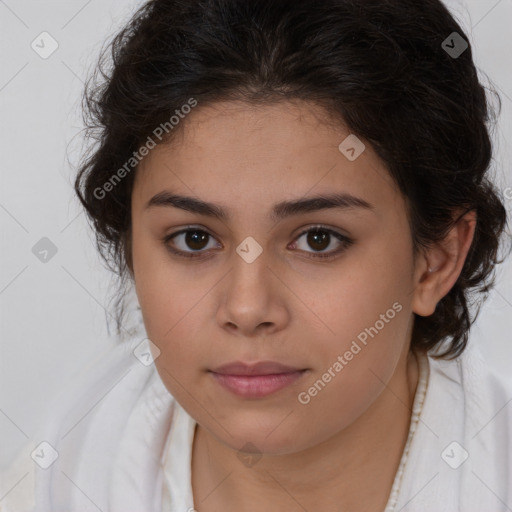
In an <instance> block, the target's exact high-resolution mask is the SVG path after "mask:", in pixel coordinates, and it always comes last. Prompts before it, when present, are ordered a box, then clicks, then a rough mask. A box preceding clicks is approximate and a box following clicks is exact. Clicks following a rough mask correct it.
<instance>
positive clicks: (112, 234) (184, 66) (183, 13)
mask: <svg viewBox="0 0 512 512" xmlns="http://www.w3.org/2000/svg"><path fill="white" fill-rule="evenodd" d="M454 32H456V33H457V36H454V35H453V33H454ZM454 37H455V38H456V39H454ZM450 38H451V39H450ZM464 42H465V43H464ZM464 44H467V45H468V47H467V48H466V49H465V50H464V51H462V53H461V54H460V55H456V54H454V52H453V51H451V52H450V51H448V50H449V49H450V48H452V49H453V48H455V49H458V50H459V52H460V50H461V48H464ZM447 45H448V47H447ZM456 45H457V46H456ZM109 53H110V54H111V57H112V58H111V59H109V58H108V57H109ZM492 91H493V92H494V94H495V97H496V98H497V99H498V103H499V106H500V107H501V101H500V98H499V95H498V94H497V93H496V92H495V91H494V89H492ZM191 98H194V101H197V104H198V105H199V106H198V107H196V108H200V107H201V106H202V105H207V104H210V103H213V102H215V101H219V100H243V101H246V102H249V103H252V104H266V103H270V102H275V101H280V100H291V99H302V100H307V101H311V102H315V103H317V104H320V105H322V106H325V108H326V113H327V112H328V113H329V116H334V117H335V118H337V119H339V121H340V122H341V123H343V124H344V125H345V126H347V127H348V128H349V129H350V131H351V132H352V133H354V134H356V135H357V136H359V137H361V138H362V139H364V140H366V141H368V142H369V143H370V144H371V145H372V147H373V148H374V149H375V151H376V152H377V154H378V155H379V157H380V158H381V159H382V160H383V162H384V163H385V164H386V166H387V168H388V170H389V172H390V174H391V176H392V177H393V178H394V180H395V182H396V183H397V185H398V187H399V189H400V191H401V192H402V193H403V195H404V197H405V198H406V200H407V202H408V205H409V209H410V211H409V216H410V219H409V221H410V225H411V233H412V238H413V242H414V247H415V250H416V251H419V250H420V249H421V248H425V247H428V246H429V245H430V244H432V243H433V242H436V241H439V240H440V239H442V238H443V237H444V236H445V234H446V233H447V232H448V230H449V229H450V227H451V226H452V225H453V222H454V219H453V216H454V213H455V212H459V213H460V212H462V213H463V212H466V211H469V210H475V211H476V213H477V217H478V221H477V227H476V233H475V237H474V240H473V243H472V246H471V248H470V251H469V254H468V257H467V258H466V261H465V264H464V267H463V269H462V272H461V274H460V277H459V279H458V280H457V282H456V284H455V285H454V286H453V288H452V289H451V290H450V292H449V293H448V294H447V295H446V296H445V297H444V298H443V299H442V300H441V301H440V302H439V303H438V305H437V308H436V310H435V313H434V314H433V315H431V316H428V317H420V316H416V317H415V323H414V331H413V337H412V346H413V347H415V348H417V349H422V350H429V349H433V348H434V347H438V346H439V344H440V343H441V342H443V341H447V340H448V341H449V344H448V346H447V348H446V350H445V351H444V352H443V353H442V354H438V356H439V357H455V356H457V355H459V354H460V353H461V352H462V351H463V350H464V348H465V346H466V344H467V339H468V332H469V328H470V326H471V324H472V322H473V321H474V319H475V318H476V314H477V313H478V310H476V311H475V312H474V313H472V312H471V311H470V310H471V306H474V305H475V304H476V301H474V300H473V298H474V295H472V294H473V293H474V292H487V291H488V289H489V288H490V286H491V284H492V280H493V275H494V273H493V269H494V266H495V264H496V263H497V262H498V261H497V255H498V249H499V240H500V235H501V233H502V231H503V229H504V227H505V225H506V210H505V208H504V206H503V203H502V201H501V200H500V198H499V195H498V193H497V190H496V189H495V187H494V186H493V184H492V183H491V182H490V180H489V179H488V177H487V174H488V170H489V166H490V163H491V159H492V144H491V140H490V135H489V127H488V121H490V120H491V119H495V117H496V116H494V117H493V116H492V115H491V114H492V113H493V110H492V109H491V104H490V102H488V101H487V97H486V89H485V87H484V86H482V85H481V83H480V82H479V79H478V76H477V70H476V68H475V65H474V63H473V58H472V49H471V44H470V43H469V41H468V38H467V37H466V35H465V34H464V32H463V30H462V28H461V27H460V26H459V24H458V23H457V22H456V21H455V19H454V18H453V17H452V15H451V14H450V12H449V11H448V9H447V8H446V7H445V6H444V5H443V4H442V3H441V2H440V1H439V0H421V1H418V0H397V1H388V0H364V1H361V0H319V1H312V0H279V1H276V0H258V1H253V0H151V1H149V2H147V3H145V4H144V5H143V6H142V7H141V8H140V9H139V10H138V11H137V12H136V13H135V14H134V15H133V17H132V18H131V20H130V21H129V23H127V24H126V26H125V27H124V28H123V29H122V31H121V32H120V33H118V34H117V35H116V36H115V37H114V38H113V39H112V41H111V43H109V45H108V46H107V47H106V48H105V49H104V50H103V51H102V53H101V56H100V62H99V64H98V66H97V68H96V71H95V73H94V74H93V75H92V76H91V77H90V78H89V81H88V83H87V86H86V89H85V91H84V98H83V99H84V104H83V109H84V113H85V122H86V131H87V135H88V137H89V138H90V140H93V141H94V142H95V145H94V147H91V148H90V151H89V152H88V153H87V154H86V155H84V157H83V160H82V162H81V166H80V169H79V172H78V175H77V177H76V182H75V189H76V193H77V194H78V197H79V199H80V201H81V203H82V204H83V206H84V208H85V210H86V212H87V214H88V218H89V220H90V222H92V226H93V228H94V231H95V235H96V241H97V247H98V249H99V251H100V254H101V255H102V257H103V259H104V260H105V262H106V263H107V265H108V267H109V268H110V269H111V270H112V271H114V272H116V274H117V276H118V277H119V280H118V281H119V283H120V284H121V289H122V288H123V287H124V285H125V284H126V282H127V281H129V280H130V279H131V273H130V274H128V272H131V271H130V268H131V248H130V245H131V244H130V240H129V236H130V225H131V220H130V200H131V191H132V186H133V179H134V174H135V172H136V165H133V170H132V171H131V172H130V168H128V167H126V162H128V161H130V159H131V158H133V155H134V152H135V153H137V151H138V150H139V148H140V147H141V145H143V144H144V143H145V142H147V141H148V137H152V138H153V139H154V138H155V136H154V134H155V129H156V128H157V127H158V126H167V128H168V129H166V133H165V137H162V138H161V140H160V139H159V140H158V142H166V143H169V142H170V140H171V139H172V138H173V137H174V135H175V134H176V133H178V132H179V130H180V127H181V126H183V122H182V123H181V124H177V125H176V126H174V127H171V126H170V124H169V119H170V116H171V115H173V114H174V113H176V114H178V112H176V111H177V110H180V109H181V108H182V106H183V105H186V104H187V103H188V104H190V99H191ZM180 112H183V111H182V110H180ZM180 117H182V116H181V115H180ZM327 117H328V116H327V115H326V122H327ZM184 122H186V119H185V120H184ZM165 123H167V124H165ZM152 134H153V135H152ZM132 164H133V161H132ZM123 166H124V169H125V172H119V171H120V170H121V168H123ZM116 173H117V178H120V179H117V178H116V181H115V182H113V181H112V178H113V175H114V174H116ZM107 182H108V183H110V184H111V186H108V187H105V184H106V183H107ZM107 188H108V191H107ZM99 190H101V191H102V192H98V191H99ZM120 293H121V292H120ZM121 295H122V293H121ZM120 298H122V297H121V296H120V295H119V294H118V295H117V299H120ZM120 304H121V302H120V301H119V300H118V301H117V328H118V333H119V332H120V329H121V328H122V320H121V317H122V307H121V308H120V307H119V306H120Z"/></svg>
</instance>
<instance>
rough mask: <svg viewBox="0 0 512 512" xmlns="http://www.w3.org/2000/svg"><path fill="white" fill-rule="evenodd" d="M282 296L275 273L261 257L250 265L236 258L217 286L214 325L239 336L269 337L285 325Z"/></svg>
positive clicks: (285, 309)
mask: <svg viewBox="0 0 512 512" xmlns="http://www.w3.org/2000/svg"><path fill="white" fill-rule="evenodd" d="M288 293H289V292H288ZM286 295H287V290H286V286H284V284H283V282H282V281H281V280H280V279H279V277H278V272H277V271H276V270H275V269H273V268H271V266H270V265H269V264H268V262H267V260H266V258H265V257H263V255H261V256H259V257H258V258H257V259H255V260H254V261H252V262H251V263H247V261H245V260H243V259H242V258H238V261H234V266H233V267H232V269H231V271H230V272H229V273H228V275H227V276H226V278H225V282H224V283H223V285H222V286H221V297H220V300H219V302H218V304H219V306H218V309H217V322H218V324H219V325H220V327H221V328H223V329H225V330H228V331H229V332H230V333H231V334H239V335H240V336H245V337H256V336H262V335H269V334H273V333H275V332H277V331H279V330H281V329H283V328H285V326H286V325H287V324H288V322H289V316H290V315H289V310H288V307H287V304H286Z"/></svg>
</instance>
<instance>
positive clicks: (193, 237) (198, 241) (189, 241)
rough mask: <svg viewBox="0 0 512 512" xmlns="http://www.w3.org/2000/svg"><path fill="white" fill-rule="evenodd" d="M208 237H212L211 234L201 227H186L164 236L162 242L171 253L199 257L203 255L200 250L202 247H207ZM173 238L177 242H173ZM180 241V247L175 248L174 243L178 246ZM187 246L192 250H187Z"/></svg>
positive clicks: (186, 256)
mask: <svg viewBox="0 0 512 512" xmlns="http://www.w3.org/2000/svg"><path fill="white" fill-rule="evenodd" d="M210 238H211V239H213V237H212V235H210V234H209V233H208V232H207V231H205V230H203V229H199V228H187V229H182V230H181V231H177V232H176V233H172V234H170V235H168V236H166V237H164V239H163V242H164V245H165V247H166V248H167V250H169V251H170V252H171V253H172V254H175V255H177V256H182V257H184V258H200V257H204V256H203V252H204V251H202V249H205V248H208V244H207V243H206V242H208V240H209V239H210ZM175 239H176V240H177V242H174V240H175ZM171 241H173V243H172V244H171V243H170V242H171ZM180 243H181V247H182V248H178V249H175V248H174V247H173V246H174V245H178V246H179V245H180ZM187 247H188V248H190V249H192V251H187V250H186V248H187ZM194 253H197V254H194Z"/></svg>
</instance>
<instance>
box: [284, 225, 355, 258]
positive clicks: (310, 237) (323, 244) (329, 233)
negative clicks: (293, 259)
mask: <svg viewBox="0 0 512 512" xmlns="http://www.w3.org/2000/svg"><path fill="white" fill-rule="evenodd" d="M304 235H307V237H305V243H304V244H303V247H300V244H299V243H298V241H299V240H300V239H301V238H302V237H304ZM352 244H353V240H351V239H350V238H348V237H346V236H345V235H342V234H341V233H338V232H337V231H333V230H332V229H328V228H324V227H322V226H317V227H313V228H309V229H308V230H306V231H303V232H302V233H301V234H300V235H299V236H298V237H297V238H296V241H295V242H294V243H293V249H296V248H299V249H301V250H303V251H305V252H307V253H309V254H310V255H311V256H310V257H311V258H334V257H335V256H337V255H338V254H340V253H341V252H343V251H344V250H345V249H347V248H348V247H349V246H350V245H352ZM332 245H334V246H335V247H336V245H337V246H338V248H337V249H333V250H330V251H325V249H327V248H328V247H330V246H332ZM304 246H306V247H304ZM308 247H309V248H312V249H313V251H308V250H307V248H308ZM322 251H325V252H322Z"/></svg>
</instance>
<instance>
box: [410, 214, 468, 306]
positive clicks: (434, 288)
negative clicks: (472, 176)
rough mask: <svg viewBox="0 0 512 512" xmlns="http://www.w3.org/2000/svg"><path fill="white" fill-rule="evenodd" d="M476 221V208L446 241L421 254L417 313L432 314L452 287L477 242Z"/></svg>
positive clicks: (415, 296) (415, 302)
mask: <svg viewBox="0 0 512 512" xmlns="http://www.w3.org/2000/svg"><path fill="white" fill-rule="evenodd" d="M459 215H460V213H459ZM455 218H456V217H455ZM476 222H477V218H476V212H475V211H474V210H472V211H470V212H468V213H466V214H465V215H463V216H462V217H461V218H460V219H459V220H458V221H457V222H456V223H455V224H454V225H453V227H452V228H451V229H450V231H449V232H448V234H447V235H446V237H445V238H444V239H443V240H441V241H440V242H437V243H435V244H434V245H432V246H431V247H430V248H428V249H426V250H425V251H424V253H423V254H422V255H421V256H420V257H418V259H417V262H416V266H415V271H414V283H415V289H414V292H413V301H412V310H413V311H414V313H416V314H418V315H420V316H430V315H432V314H433V313H434V311H435V310H436V306H437V303H438V302H439V301H440V300H441V299H442V298H443V297H444V296H445V295H446V294H447V293H448V292H449V291H450V290H451V289H452V287H453V285H454V284H455V283H456V281H457V279H458V278H459V275H460V273H461V272H462V267H463V266H464V262H465V261H466V257H467V254H468V252H469V248H470V247H471V243H472V242H473V238H474V235H475V227H476Z"/></svg>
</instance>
